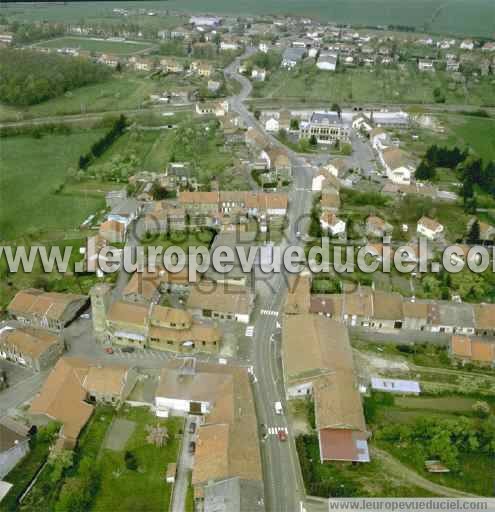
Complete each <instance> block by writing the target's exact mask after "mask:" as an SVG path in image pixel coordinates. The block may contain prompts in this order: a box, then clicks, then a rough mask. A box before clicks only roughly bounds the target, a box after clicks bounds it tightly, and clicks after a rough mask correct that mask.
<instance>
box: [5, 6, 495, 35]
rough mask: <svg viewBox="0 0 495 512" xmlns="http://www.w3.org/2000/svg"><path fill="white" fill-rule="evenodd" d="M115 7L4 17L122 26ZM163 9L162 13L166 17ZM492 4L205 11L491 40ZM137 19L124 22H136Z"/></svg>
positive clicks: (17, 9)
mask: <svg viewBox="0 0 495 512" xmlns="http://www.w3.org/2000/svg"><path fill="white" fill-rule="evenodd" d="M114 7H115V4H113V3H111V2H85V3H84V4H79V3H77V2H76V3H69V4H67V5H64V6H53V5H50V6H46V7H38V8H33V7H31V6H17V5H14V6H8V7H5V6H4V8H3V12H4V13H7V14H10V15H12V16H13V17H15V18H16V19H29V20H32V21H35V20H40V19H45V20H50V21H72V22H79V21H80V20H81V19H82V18H86V19H93V20H105V21H107V22H109V21H114V22H118V21H122V19H123V18H122V17H119V16H112V9H113V8H114ZM119 7H122V8H127V9H133V8H142V9H150V10H154V11H155V12H157V13H160V14H163V17H162V16H152V17H145V16H143V17H142V18H143V22H146V23H149V24H150V25H151V24H153V25H157V24H158V23H159V21H160V19H161V18H163V19H169V18H170V15H169V14H168V11H175V12H193V11H195V12H204V11H205V3H204V2H203V1H202V0H168V1H167V2H166V3H163V2H159V1H154V2H150V1H143V2H119ZM165 9H167V12H166V13H165ZM493 9H494V7H493V1H492V0H472V1H471V2H466V1H464V0H414V1H411V2H403V1H401V0H366V1H363V0H306V1H302V0H287V1H285V2H280V1H278V0H269V1H267V2H259V0H244V1H243V2H231V1H229V0H211V1H210V2H208V8H207V10H208V12H212V13H219V14H233V15H240V14H258V15H267V14H279V15H281V14H285V15H291V14H292V15H300V16H311V17H315V18H319V19H321V20H323V21H331V22H335V23H344V24H346V23H352V24H357V25H359V24H361V25H366V26H370V25H406V26H413V27H415V28H416V30H418V31H422V30H429V31H432V32H446V33H453V34H470V35H478V36H486V37H489V36H493V33H494V30H495V26H494V25H495V24H494V16H493ZM135 18H137V16H131V17H129V18H127V20H128V21H131V20H132V21H135Z"/></svg>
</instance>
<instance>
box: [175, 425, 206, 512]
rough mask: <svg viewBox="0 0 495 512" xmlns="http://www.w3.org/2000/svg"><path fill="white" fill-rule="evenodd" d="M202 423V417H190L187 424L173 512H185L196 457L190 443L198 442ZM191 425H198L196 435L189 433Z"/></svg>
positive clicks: (178, 462)
mask: <svg viewBox="0 0 495 512" xmlns="http://www.w3.org/2000/svg"><path fill="white" fill-rule="evenodd" d="M200 421H201V416H194V415H189V416H188V417H187V419H186V422H185V427H184V436H183V438H182V448H181V452H180V454H179V460H178V461H177V474H176V476H175V483H174V491H173V495H172V512H184V510H185V505H186V496H187V488H188V487H189V475H190V474H191V471H192V468H193V464H194V455H193V454H191V453H189V443H190V442H191V441H194V442H196V437H197V431H198V430H197V427H198V426H199V424H200ZM191 423H196V431H195V433H194V434H191V433H189V427H190V425H191Z"/></svg>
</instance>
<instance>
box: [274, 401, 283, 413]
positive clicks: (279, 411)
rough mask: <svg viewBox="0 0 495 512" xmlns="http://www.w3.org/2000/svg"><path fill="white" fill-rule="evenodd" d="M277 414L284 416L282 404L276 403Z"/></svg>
mask: <svg viewBox="0 0 495 512" xmlns="http://www.w3.org/2000/svg"><path fill="white" fill-rule="evenodd" d="M274 407H275V414H282V413H283V412H284V409H283V407H282V402H275V404H274Z"/></svg>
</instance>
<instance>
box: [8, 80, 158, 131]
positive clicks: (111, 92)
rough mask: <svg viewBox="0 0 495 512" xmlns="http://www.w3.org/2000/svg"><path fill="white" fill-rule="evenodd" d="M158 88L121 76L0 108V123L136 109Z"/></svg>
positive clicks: (152, 84)
mask: <svg viewBox="0 0 495 512" xmlns="http://www.w3.org/2000/svg"><path fill="white" fill-rule="evenodd" d="M159 88H160V84H159V83H157V82H155V81H151V80H144V78H143V77H141V76H139V75H136V74H132V73H125V74H123V75H114V77H113V78H111V79H110V80H107V81H105V82H102V83H99V84H92V85H86V86H84V87H80V88H78V89H75V90H73V91H71V92H69V93H66V94H65V95H64V96H61V97H58V98H53V99H51V100H48V101H45V102H43V103H40V104H38V105H33V106H31V107H27V108H24V109H16V108H13V107H8V106H6V105H1V104H0V121H16V120H19V119H31V118H35V117H44V116H59V115H67V114H81V113H86V112H107V111H116V110H121V111H122V110H132V109H138V108H139V107H140V106H141V105H142V104H143V103H144V102H145V101H146V100H148V99H149V95H150V94H152V93H154V92H156V91H158V90H159Z"/></svg>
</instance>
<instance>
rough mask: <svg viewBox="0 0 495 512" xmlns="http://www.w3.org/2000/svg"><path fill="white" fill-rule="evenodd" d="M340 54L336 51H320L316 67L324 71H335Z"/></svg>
mask: <svg viewBox="0 0 495 512" xmlns="http://www.w3.org/2000/svg"><path fill="white" fill-rule="evenodd" d="M337 61H338V55H337V54H336V53H334V52H323V51H322V52H320V55H319V57H318V60H317V61H316V67H317V68H318V69H321V70H323V71H335V70H336V69H337Z"/></svg>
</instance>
